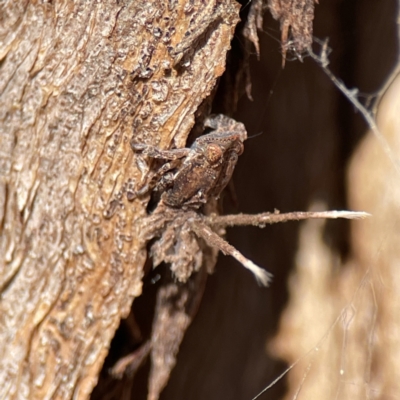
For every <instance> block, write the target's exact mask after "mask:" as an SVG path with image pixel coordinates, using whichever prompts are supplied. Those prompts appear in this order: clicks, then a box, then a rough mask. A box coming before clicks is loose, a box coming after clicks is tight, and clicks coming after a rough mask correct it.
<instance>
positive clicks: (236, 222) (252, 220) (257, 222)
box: [205, 210, 370, 228]
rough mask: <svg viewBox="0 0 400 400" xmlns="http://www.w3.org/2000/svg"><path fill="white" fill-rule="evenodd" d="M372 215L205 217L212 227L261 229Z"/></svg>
mask: <svg viewBox="0 0 400 400" xmlns="http://www.w3.org/2000/svg"><path fill="white" fill-rule="evenodd" d="M369 216H370V214H368V213H366V212H363V211H337V210H333V211H309V212H304V211H294V212H289V213H284V214H280V213H279V212H275V213H268V212H267V213H261V214H255V215H252V214H235V215H222V216H219V215H213V216H210V217H205V222H206V224H207V225H210V226H212V227H214V228H215V227H221V228H224V227H228V226H240V225H241V226H244V225H253V226H257V227H259V228H264V227H265V225H266V224H276V223H278V222H287V221H300V220H304V219H337V218H345V219H364V218H366V217H369Z"/></svg>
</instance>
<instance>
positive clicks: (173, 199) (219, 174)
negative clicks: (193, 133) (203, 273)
mask: <svg viewBox="0 0 400 400" xmlns="http://www.w3.org/2000/svg"><path fill="white" fill-rule="evenodd" d="M204 126H205V128H211V129H212V132H211V133H208V134H206V135H203V136H201V137H199V138H198V139H197V140H196V141H195V142H194V143H193V145H192V146H191V147H190V148H182V149H175V150H160V149H158V148H156V147H153V146H148V145H144V144H135V143H131V147H132V149H133V150H134V151H135V152H137V153H141V154H142V155H145V156H147V157H149V158H153V159H162V160H165V161H166V162H165V163H164V164H163V165H162V166H161V167H160V168H159V169H158V170H157V171H156V172H155V173H154V174H153V175H152V176H151V178H150V179H149V182H148V183H146V184H144V185H143V186H142V187H141V188H140V189H138V190H137V192H135V193H131V194H130V195H129V198H130V199H133V198H135V197H139V196H141V195H143V194H145V193H149V192H150V191H154V192H156V193H157V192H158V193H159V194H160V201H159V204H158V206H157V208H156V209H155V211H154V212H153V213H152V214H151V215H150V216H149V217H148V218H146V219H144V220H143V223H142V226H141V229H140V232H141V234H142V235H144V237H145V239H146V240H147V241H150V240H152V239H154V238H158V240H156V241H155V242H154V243H153V244H152V246H151V250H150V253H151V255H152V258H153V263H154V266H157V265H158V264H160V263H161V262H162V261H165V262H168V263H170V264H171V270H172V271H173V272H174V274H175V276H176V278H177V279H178V280H180V281H182V282H186V280H187V279H188V278H189V276H190V275H191V274H192V273H193V272H194V271H198V270H199V269H200V267H201V264H202V261H203V256H202V254H203V251H202V249H201V245H200V243H199V240H203V241H205V242H206V244H207V245H209V246H212V247H216V248H218V249H219V250H221V251H222V252H223V253H224V254H229V255H231V256H233V257H234V258H236V259H237V260H238V261H239V262H241V263H242V264H243V265H244V266H245V267H246V268H247V269H249V270H250V271H251V272H253V274H254V275H255V276H256V278H257V280H258V281H259V282H260V283H261V284H262V285H267V284H268V282H269V281H270V278H271V274H270V273H269V272H267V271H265V270H264V269H262V268H260V267H258V266H257V265H255V264H254V263H253V262H252V261H250V260H248V259H247V258H246V257H244V256H243V255H242V254H241V253H240V252H239V251H238V250H236V249H235V248H234V247H233V246H231V245H230V244H229V243H228V242H226V241H225V240H224V239H222V237H221V235H223V234H224V230H223V227H218V228H215V227H214V228H213V226H212V225H215V224H216V223H218V216H214V217H213V218H214V220H213V221H214V223H213V224H211V223H210V220H207V219H206V217H205V215H204V214H203V213H202V208H204V206H205V205H206V204H207V203H208V202H210V201H212V200H215V199H218V197H219V196H220V194H221V192H222V191H223V190H224V188H225V187H226V186H227V184H228V183H229V181H230V179H231V177H232V174H233V171H234V168H235V166H236V163H237V161H238V157H239V155H240V154H242V153H243V149H244V145H243V142H244V141H245V140H246V139H247V132H246V129H245V127H244V125H243V124H242V123H239V122H236V121H235V120H233V119H232V118H229V117H227V116H225V115H221V114H219V115H214V116H210V117H209V118H207V119H206V121H205V124H204Z"/></svg>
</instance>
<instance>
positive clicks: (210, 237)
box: [189, 218, 272, 286]
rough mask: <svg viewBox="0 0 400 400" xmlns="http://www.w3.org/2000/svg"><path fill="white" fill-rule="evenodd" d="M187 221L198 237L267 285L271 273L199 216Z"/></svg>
mask: <svg viewBox="0 0 400 400" xmlns="http://www.w3.org/2000/svg"><path fill="white" fill-rule="evenodd" d="M189 223H190V225H191V227H192V229H193V232H194V233H195V234H196V235H197V236H198V237H200V238H202V239H204V240H205V241H206V242H207V244H209V245H210V246H213V247H216V248H218V249H219V250H220V251H222V252H223V253H224V254H225V255H226V254H229V255H230V256H232V257H233V258H236V260H238V261H239V262H240V263H241V264H242V265H243V266H244V267H245V268H247V269H248V270H249V271H251V272H252V273H253V274H254V276H255V277H256V279H257V281H258V282H259V283H260V284H262V285H263V286H268V284H269V282H270V281H271V278H272V275H271V274H270V273H269V272H267V271H265V270H264V269H262V268H260V267H259V266H258V265H256V264H254V263H253V262H252V261H251V260H249V259H248V258H246V257H245V256H244V255H243V254H242V253H240V252H239V251H238V250H236V249H235V248H234V247H233V246H231V245H230V244H229V243H228V242H226V241H225V240H224V239H222V238H221V237H220V236H219V235H217V234H216V233H215V232H213V231H212V230H211V229H210V228H209V227H208V226H207V225H206V224H205V223H204V222H202V220H201V219H200V218H191V219H190V220H189Z"/></svg>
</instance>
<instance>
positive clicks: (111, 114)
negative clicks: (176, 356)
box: [0, 0, 238, 399]
mask: <svg viewBox="0 0 400 400" xmlns="http://www.w3.org/2000/svg"><path fill="white" fill-rule="evenodd" d="M237 14H238V6H237V4H236V3H235V2H233V1H230V0H227V1H225V2H208V3H207V4H203V3H202V2H191V3H187V2H185V1H172V2H170V3H166V2H163V1H158V0H155V1H122V2H111V1H110V2H108V1H103V2H87V1H74V2H72V1H61V0H60V1H55V2H50V3H44V4H39V3H38V2H30V1H18V2H15V1H8V2H6V3H3V4H2V6H1V9H0V16H1V17H0V18H1V19H0V38H1V47H0V59H1V69H0V93H1V97H0V121H1V128H0V129H1V133H0V140H1V153H0V155H1V158H0V160H1V163H0V165H1V181H0V206H1V207H0V221H1V239H0V255H1V258H0V263H1V264H0V265H1V268H0V284H1V286H0V287H1V303H0V315H1V321H0V358H1V364H0V388H1V396H2V398H7V399H13V398H19V399H24V398H25V399H44V398H60V399H61V398H63V399H69V398H75V399H85V398H87V396H88V395H89V394H90V392H91V391H92V389H93V387H94V385H95V384H96V381H97V376H98V373H99V370H100V368H101V366H102V363H103V361H104V358H105V356H106V354H107V351H108V347H109V344H110V341H111V339H112V337H113V335H114V332H115V330H116V328H117V327H118V324H119V321H120V319H121V318H123V317H126V316H127V315H128V313H129V310H130V307H131V304H132V300H133V299H134V298H135V297H137V296H138V295H140V293H141V289H142V277H143V265H144V261H145V258H146V251H145V248H144V247H143V246H144V243H142V242H140V240H139V236H138V232H136V231H135V221H136V220H137V219H138V218H140V217H141V216H143V215H144V213H145V212H146V210H145V200H146V199H145V200H144V201H138V200H137V201H134V202H132V203H128V201H127V199H126V196H125V192H126V190H129V187H130V186H132V185H135V184H137V183H138V182H139V181H140V180H141V179H145V177H146V171H140V170H139V168H138V165H137V163H136V162H135V159H134V155H133V153H132V151H131V149H130V147H129V141H130V139H131V138H132V136H133V137H135V140H137V141H138V142H145V143H149V144H153V145H157V146H159V147H161V148H166V147H170V146H172V145H175V146H177V147H182V146H184V144H185V141H186V137H187V135H188V133H189V131H190V129H191V127H192V126H193V124H194V114H195V112H196V110H197V109H198V107H199V105H200V104H201V103H202V101H203V100H204V99H205V98H206V97H207V96H209V94H210V92H211V91H212V89H213V87H214V86H215V84H216V79H217V78H218V77H219V76H220V75H221V74H222V72H223V71H224V66H225V57H226V51H227V50H228V49H229V47H230V40H231V38H232V35H233V30H234V27H235V23H236V21H237ZM141 172H142V174H141Z"/></svg>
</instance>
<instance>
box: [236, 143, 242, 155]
mask: <svg viewBox="0 0 400 400" xmlns="http://www.w3.org/2000/svg"><path fill="white" fill-rule="evenodd" d="M243 151H244V145H243V143H242V142H238V144H237V149H236V153H237V154H238V156H240V155H241V154H243Z"/></svg>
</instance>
